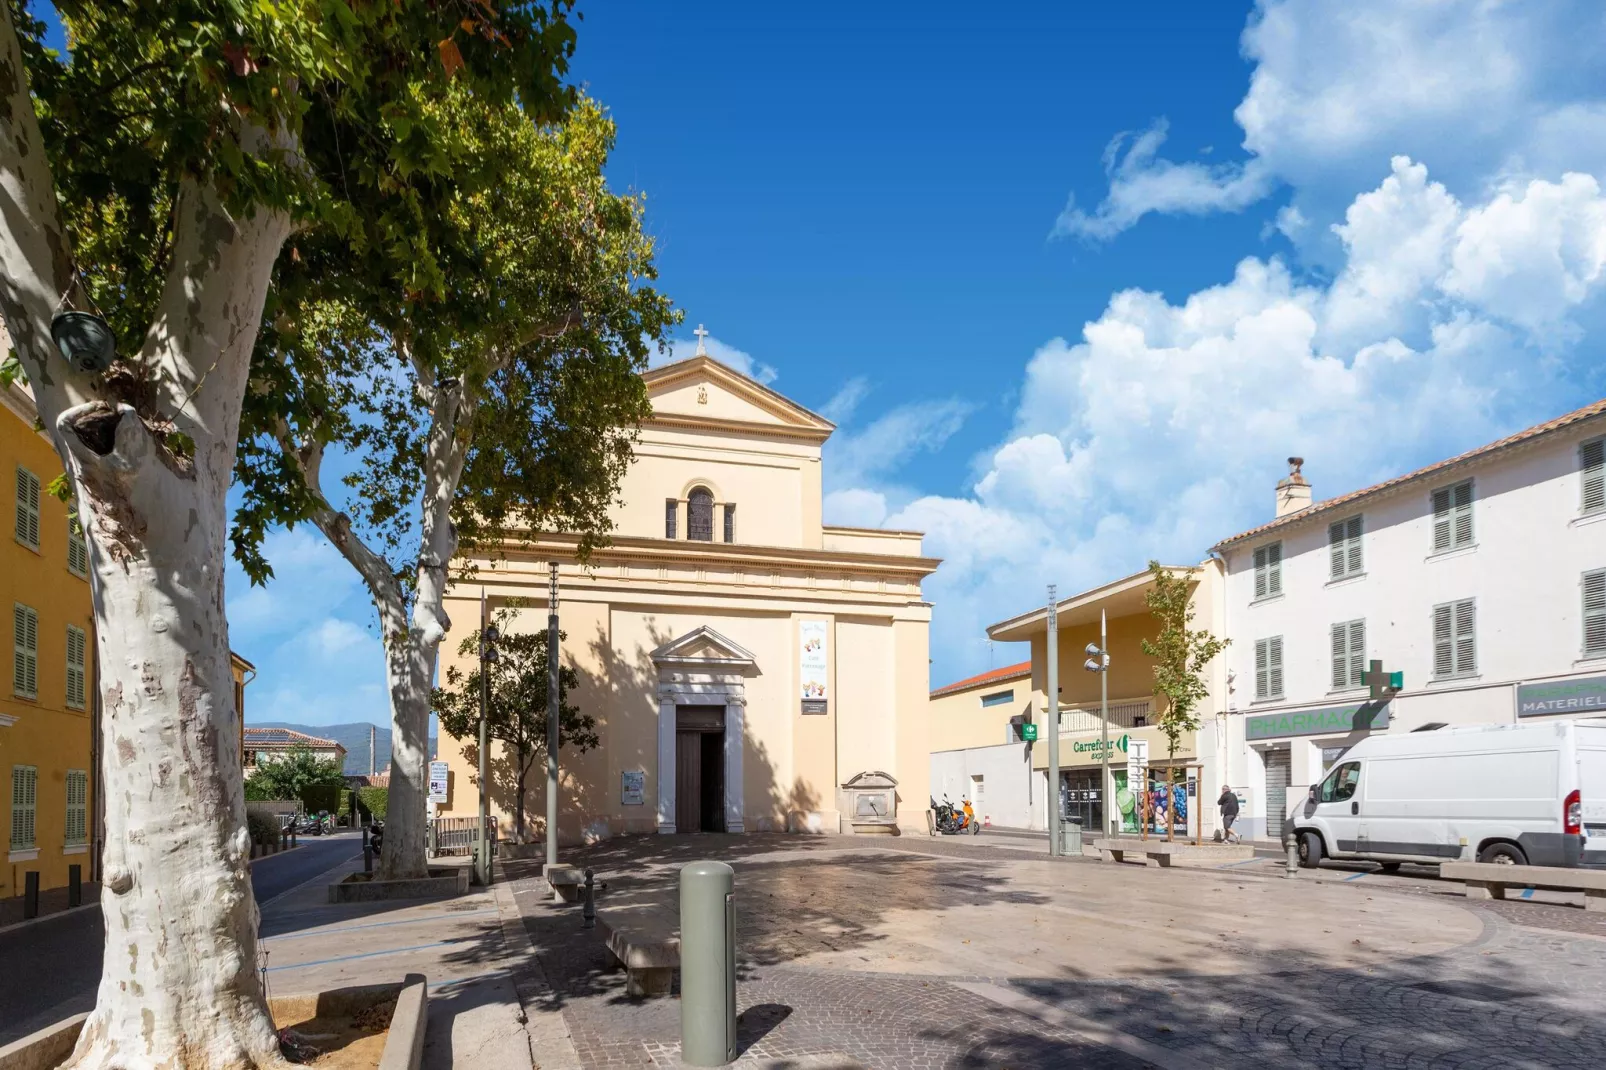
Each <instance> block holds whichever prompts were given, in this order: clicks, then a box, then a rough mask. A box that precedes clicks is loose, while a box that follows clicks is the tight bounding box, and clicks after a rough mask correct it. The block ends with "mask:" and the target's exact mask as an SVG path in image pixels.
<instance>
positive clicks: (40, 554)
mask: <svg viewBox="0 0 1606 1070" xmlns="http://www.w3.org/2000/svg"><path fill="white" fill-rule="evenodd" d="M0 389H6V388H0ZM4 402H5V404H3V405H0V495H3V504H0V634H3V635H4V636H5V638H4V640H3V651H0V653H3V654H4V659H3V660H0V807H3V808H4V811H5V814H4V818H3V820H0V850H3V851H4V855H5V865H4V866H3V867H0V898H4V897H9V896H14V895H21V894H22V892H23V888H24V882H25V877H24V874H26V873H27V872H28V871H29V870H37V871H38V873H39V886H40V888H41V889H47V888H59V887H62V886H64V885H66V884H67V868H68V866H70V865H73V864H77V865H80V866H82V870H81V873H82V877H83V879H84V880H86V881H87V880H90V879H91V877H92V873H91V869H92V866H91V851H92V844H90V843H85V844H81V845H71V846H70V845H68V844H67V843H66V833H67V772H68V771H69V770H83V771H84V772H85V773H87V774H89V776H88V780H89V793H88V798H87V800H86V801H87V814H86V822H85V824H86V827H87V829H88V833H89V838H90V839H91V840H92V839H93V837H94V834H95V817H94V815H95V809H96V800H95V798H94V787H95V776H94V765H93V762H92V760H91V754H92V749H91V732H92V729H93V724H94V716H93V710H94V707H95V704H96V687H97V684H96V681H95V660H96V658H95V647H96V643H95V627H94V610H93V608H92V606H91V603H90V593H89V581H88V580H86V579H83V578H81V577H79V576H76V575H74V574H73V573H72V572H70V571H68V569H67V531H68V526H67V525H68V514H67V506H66V504H65V503H63V502H62V501H60V500H59V499H57V498H55V497H53V496H52V495H51V494H49V493H48V491H46V490H45V489H44V488H45V487H46V486H48V485H49V483H50V482H51V480H53V479H55V478H56V477H57V476H58V475H60V474H61V471H62V468H61V461H60V459H59V458H58V457H57V456H56V451H55V449H54V448H53V447H52V446H51V444H50V443H49V442H48V441H47V440H46V439H45V438H44V437H43V436H42V435H40V434H39V433H38V432H37V431H35V430H34V428H33V420H32V418H30V417H25V416H23V415H21V414H19V412H18V411H17V410H18V409H19V408H24V407H26V408H27V409H28V410H30V411H31V408H32V403H31V401H28V399H27V398H26V396H25V395H23V394H21V392H20V391H18V390H17V389H16V388H11V389H6V397H5V399H4ZM19 465H21V466H22V467H23V468H26V469H27V470H28V471H29V472H31V473H32V474H33V475H35V476H36V477H38V479H39V483H40V503H39V550H38V551H37V552H35V551H34V550H33V549H32V548H30V547H28V546H25V545H23V544H22V543H21V542H19V541H18V540H17V531H16V524H17V521H16V478H17V467H18V466H19ZM18 603H21V604H22V605H25V606H28V607H29V608H31V609H33V610H34V611H35V612H37V613H38V615H39V635H38V645H39V668H38V678H37V681H38V683H37V689H36V690H37V693H38V698H37V699H28V698H23V697H20V696H18V695H17V694H15V681H14V679H13V677H14V671H13V658H12V653H13V649H14V644H15V641H16V637H15V635H14V631H15V623H14V622H15V614H14V612H13V607H14V606H15V605H16V604H18ZM68 624H74V625H76V626H78V627H79V628H81V629H83V631H84V635H85V651H84V660H85V663H86V664H85V671H84V700H85V701H84V706H85V708H84V709H82V710H75V709H68V708H67V625H68ZM6 721H10V724H9V725H6V724H5V722H6ZM17 765H31V766H34V767H36V768H37V769H38V789H37V803H36V807H37V809H36V816H35V827H36V835H35V839H34V843H35V845H36V846H35V847H33V848H31V849H30V848H26V847H22V846H20V845H15V844H13V843H12V842H11V823H12V822H11V817H12V812H11V811H12V798H11V792H12V768H13V767H14V766H17ZM35 853H36V854H35Z"/></svg>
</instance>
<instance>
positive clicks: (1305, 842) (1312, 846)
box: [1299, 832, 1322, 869]
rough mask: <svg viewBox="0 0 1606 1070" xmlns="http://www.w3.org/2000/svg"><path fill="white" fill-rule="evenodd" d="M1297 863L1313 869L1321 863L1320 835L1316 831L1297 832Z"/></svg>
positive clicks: (1304, 867)
mask: <svg viewBox="0 0 1606 1070" xmlns="http://www.w3.org/2000/svg"><path fill="white" fill-rule="evenodd" d="M1299 864H1300V866H1301V868H1303V869H1315V868H1316V867H1317V866H1319V865H1321V864H1322V837H1321V834H1320V833H1317V832H1301V833H1300V834H1299Z"/></svg>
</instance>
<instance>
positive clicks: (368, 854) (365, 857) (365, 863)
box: [362, 843, 374, 873]
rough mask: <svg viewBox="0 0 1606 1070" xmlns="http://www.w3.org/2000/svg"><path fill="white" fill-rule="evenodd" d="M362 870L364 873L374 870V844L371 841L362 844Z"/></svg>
mask: <svg viewBox="0 0 1606 1070" xmlns="http://www.w3.org/2000/svg"><path fill="white" fill-rule="evenodd" d="M362 871H363V872H364V873H372V872H373V871H374V846H373V844H371V843H365V844H363V845H362Z"/></svg>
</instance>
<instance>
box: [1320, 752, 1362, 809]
mask: <svg viewBox="0 0 1606 1070" xmlns="http://www.w3.org/2000/svg"><path fill="white" fill-rule="evenodd" d="M1360 782H1361V763H1360V762H1345V763H1344V764H1343V765H1341V766H1339V767H1338V768H1337V769H1334V770H1333V771H1332V772H1331V773H1329V774H1328V775H1327V779H1326V780H1324V781H1322V791H1321V795H1320V796H1319V799H1320V801H1321V802H1324V803H1326V802H1346V801H1348V800H1349V798H1350V796H1352V795H1354V794H1355V786H1356V785H1357V784H1359V783H1360Z"/></svg>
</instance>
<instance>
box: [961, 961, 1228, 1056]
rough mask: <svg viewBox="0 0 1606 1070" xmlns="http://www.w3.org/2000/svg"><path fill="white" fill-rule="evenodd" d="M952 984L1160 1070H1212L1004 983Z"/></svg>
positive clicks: (1176, 1052)
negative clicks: (1008, 986)
mask: <svg viewBox="0 0 1606 1070" xmlns="http://www.w3.org/2000/svg"><path fill="white" fill-rule="evenodd" d="M950 983H951V984H952V985H953V986H954V987H955V988H962V989H964V990H965V991H966V992H972V993H974V994H975V995H978V996H980V997H982V998H983V999H987V1000H991V1001H992V1002H994V1003H997V1004H998V1005H1000V1006H1003V1007H1008V1008H1010V1009H1011V1010H1015V1011H1020V1012H1021V1013H1022V1014H1026V1015H1029V1016H1030V1017H1033V1018H1036V1019H1038V1020H1039V1021H1043V1022H1047V1023H1048V1024H1050V1025H1055V1026H1059V1027H1060V1028H1061V1029H1065V1030H1068V1031H1070V1032H1072V1033H1075V1034H1077V1035H1078V1036H1080V1037H1082V1038H1083V1039H1085V1040H1090V1041H1093V1042H1094V1043H1095V1044H1102V1045H1103V1046H1104V1047H1106V1048H1114V1049H1115V1050H1117V1051H1121V1052H1125V1053H1126V1054H1128V1055H1131V1056H1132V1057H1134V1058H1137V1059H1142V1060H1144V1061H1145V1062H1150V1063H1153V1064H1154V1065H1155V1066H1158V1067H1159V1068H1160V1070H1211V1068H1210V1064H1207V1063H1204V1062H1201V1061H1200V1060H1198V1059H1195V1058H1193V1057H1192V1056H1191V1055H1185V1054H1184V1053H1182V1052H1180V1051H1172V1050H1170V1049H1169V1048H1162V1047H1160V1046H1159V1045H1158V1044H1151V1043H1149V1042H1148V1041H1147V1040H1141V1039H1139V1038H1138V1037H1135V1036H1132V1035H1131V1034H1130V1033H1123V1032H1121V1031H1119V1030H1116V1029H1111V1028H1110V1027H1109V1026H1107V1025H1105V1024H1103V1023H1102V1022H1098V1021H1095V1020H1094V1019H1091V1018H1084V1017H1082V1016H1081V1015H1079V1014H1076V1013H1074V1012H1072V1011H1068V1010H1066V1009H1064V1008H1063V1007H1056V1006H1054V1005H1053V1004H1051V1003H1044V1002H1043V1001H1042V1000H1039V999H1033V998H1032V997H1031V996H1028V995H1026V994H1025V993H1023V992H1017V991H1015V990H1014V989H1010V988H1005V987H1004V986H1002V985H992V984H983V983H974V982H970V981H953V982H950Z"/></svg>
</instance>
